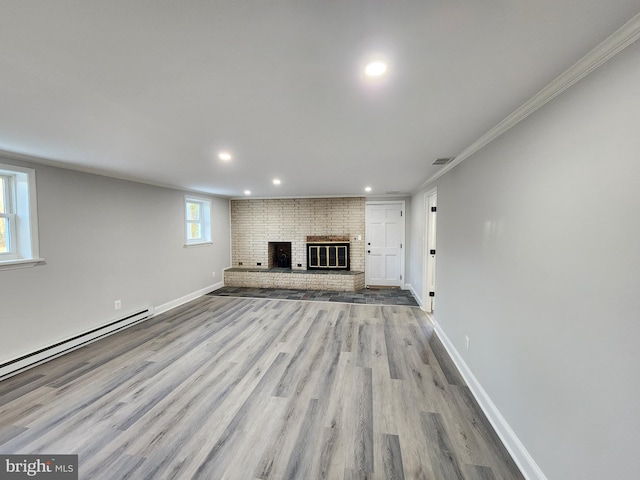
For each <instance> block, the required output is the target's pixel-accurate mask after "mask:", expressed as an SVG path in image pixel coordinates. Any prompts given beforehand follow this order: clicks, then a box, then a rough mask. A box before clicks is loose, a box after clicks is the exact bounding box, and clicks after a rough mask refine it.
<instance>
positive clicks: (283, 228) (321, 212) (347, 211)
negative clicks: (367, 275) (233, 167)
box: [231, 197, 365, 272]
mask: <svg viewBox="0 0 640 480" xmlns="http://www.w3.org/2000/svg"><path fill="white" fill-rule="evenodd" d="M364 229H365V199H364V197H357V198H347V197H344V198H291V199H268V200H250V199H247V200H231V261H232V265H233V266H234V267H244V268H265V269H266V268H267V267H268V263H269V248H268V245H269V242H291V259H292V267H293V269H303V270H304V269H306V268H307V256H306V240H307V236H310V235H348V236H349V238H350V244H351V245H350V255H351V270H352V271H359V272H364V261H365V258H364V251H365V248H364ZM358 238H360V240H358ZM240 263H242V265H241V264H240ZM258 263H261V265H258ZM298 264H300V265H302V266H301V267H298Z"/></svg>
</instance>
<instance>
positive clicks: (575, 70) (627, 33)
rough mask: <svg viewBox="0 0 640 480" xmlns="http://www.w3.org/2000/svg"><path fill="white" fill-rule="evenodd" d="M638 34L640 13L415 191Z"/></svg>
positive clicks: (527, 113) (515, 122) (639, 33)
mask: <svg viewBox="0 0 640 480" xmlns="http://www.w3.org/2000/svg"><path fill="white" fill-rule="evenodd" d="M638 38H640V13H639V14H637V15H636V16H634V17H633V18H631V20H629V21H628V22H627V23H625V24H624V25H623V26H622V27H620V28H619V29H618V30H616V31H615V32H614V33H612V34H611V35H610V36H609V37H607V38H606V39H605V40H604V41H603V42H601V43H600V44H599V45H598V46H597V47H595V48H594V49H593V50H591V51H590V52H589V53H587V54H586V55H585V56H584V57H582V58H581V59H580V60H578V61H577V62H576V63H574V64H573V65H572V66H571V67H569V68H568V69H567V70H565V71H564V72H563V73H562V74H560V75H559V76H558V77H557V78H556V79H555V80H553V81H551V82H550V83H549V84H548V85H547V86H546V87H544V88H543V89H542V90H540V91H539V92H538V93H536V94H535V95H534V96H533V97H531V98H530V99H529V100H527V101H526V102H525V103H524V104H522V105H521V106H520V107H519V108H517V109H516V110H515V111H514V112H513V113H511V114H510V115H509V116H508V117H506V118H505V119H504V120H502V121H501V122H500V123H498V124H497V125H496V126H495V127H493V128H492V129H491V130H489V131H488V132H487V133H485V134H484V135H482V136H481V137H480V138H479V139H478V140H476V141H475V142H473V143H472V144H471V145H469V146H468V147H467V148H465V149H464V150H463V151H462V152H460V153H459V154H458V155H457V156H456V157H455V159H454V160H453V161H452V162H451V163H449V164H447V165H446V166H444V167H443V168H442V169H440V170H439V171H438V172H437V173H436V174H434V175H432V176H431V177H429V178H427V179H426V180H425V181H424V182H422V183H421V184H420V186H419V187H418V188H416V189H415V190H414V192H413V193H418V192H419V191H421V190H422V189H424V188H425V187H427V186H428V185H429V184H431V183H433V182H434V181H435V180H436V179H438V178H440V177H441V176H442V175H444V174H445V173H447V172H448V171H449V170H451V169H452V168H454V167H455V166H456V165H459V164H460V163H462V162H463V161H465V160H466V159H467V158H469V157H471V156H472V155H473V154H474V153H476V152H477V151H478V150H480V149H481V148H484V147H485V146H486V145H488V144H489V143H491V142H492V141H494V140H495V139H496V138H498V137H499V136H500V135H502V134H503V133H505V132H506V131H507V130H509V129H511V128H512V127H513V126H515V125H517V124H518V123H520V122H521V121H522V120H524V119H525V118H527V117H528V116H529V115H531V114H532V113H533V112H535V111H536V110H538V109H539V108H540V107H542V106H543V105H545V104H547V103H548V102H550V101H551V100H553V99H554V98H555V97H557V96H558V95H560V94H561V93H562V92H564V91H565V90H566V89H567V88H569V87H571V86H572V85H575V84H576V83H578V82H579V81H580V80H582V79H583V78H584V77H586V76H587V75H589V74H590V73H591V72H593V71H594V70H595V69H597V68H598V67H600V66H601V65H603V64H604V63H606V62H607V61H608V60H609V59H611V58H612V57H614V56H615V55H616V54H618V53H619V52H621V51H622V50H624V49H625V48H626V47H628V46H629V45H631V44H632V43H633V42H635V41H636V40H638Z"/></svg>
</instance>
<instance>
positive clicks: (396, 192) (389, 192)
mask: <svg viewBox="0 0 640 480" xmlns="http://www.w3.org/2000/svg"><path fill="white" fill-rule="evenodd" d="M385 193H386V194H387V195H399V194H400V190H389V191H388V192H385Z"/></svg>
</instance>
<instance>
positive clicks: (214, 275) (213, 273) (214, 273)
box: [211, 270, 216, 278]
mask: <svg viewBox="0 0 640 480" xmlns="http://www.w3.org/2000/svg"><path fill="white" fill-rule="evenodd" d="M211 275H213V278H216V271H215V270H214V271H213V272H212V273H211Z"/></svg>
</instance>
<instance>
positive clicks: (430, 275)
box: [423, 192, 438, 312]
mask: <svg viewBox="0 0 640 480" xmlns="http://www.w3.org/2000/svg"><path fill="white" fill-rule="evenodd" d="M437 205H438V194H437V193H436V192H433V193H427V195H426V198H425V206H426V210H427V212H426V214H427V218H426V232H425V236H426V240H427V241H426V242H425V252H424V255H425V259H426V262H425V263H426V268H425V281H424V293H423V298H424V301H423V305H424V309H425V310H426V311H427V312H433V311H434V310H435V308H436V297H435V292H436V218H437Z"/></svg>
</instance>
